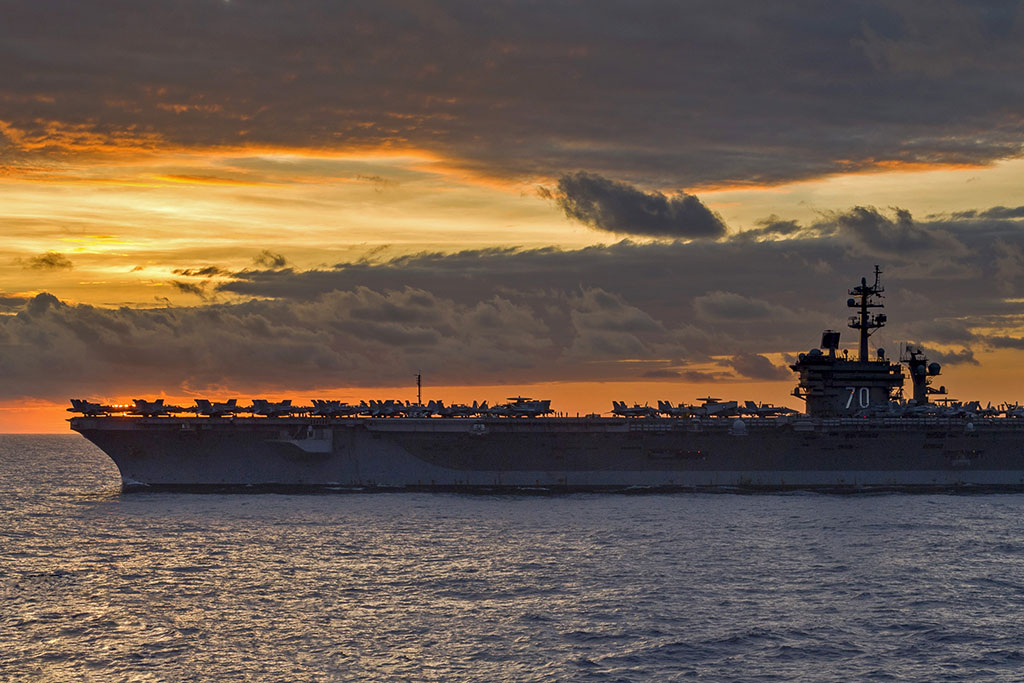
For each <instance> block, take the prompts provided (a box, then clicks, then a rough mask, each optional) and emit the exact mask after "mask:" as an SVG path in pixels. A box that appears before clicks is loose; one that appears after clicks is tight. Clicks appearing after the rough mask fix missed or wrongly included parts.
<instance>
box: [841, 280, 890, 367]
mask: <svg viewBox="0 0 1024 683" xmlns="http://www.w3.org/2000/svg"><path fill="white" fill-rule="evenodd" d="M881 274H882V271H881V269H880V268H879V267H878V266H877V265H876V266H875V283H874V284H873V285H869V284H868V281H867V278H863V277H862V278H861V279H860V284H859V285H858V286H856V287H854V288H853V289H851V290H850V295H851V296H853V297H857V298H854V299H848V300H847V302H846V305H847V306H849V307H850V308H856V309H859V310H858V311H857V314H856V315H853V316H850V322H849V323H848V324H849V326H850V327H852V328H853V329H855V330H860V358H859V359H858V360H859V361H860V362H862V363H864V362H866V361H867V360H868V337H870V336H871V334H872V332H874V330H877V329H878V328H880V327H883V326H884V325H885V321H886V317H885V313H879V314H877V315H875V314H873V313H870V312H868V309H869V308H883V307H884V306H885V304H883V303H882V302H881V301H876V300H875V298H874V297H877V298H878V299H881V298H883V297H882V292H884V291H885V288H884V287H882V285H881V283H880V282H879V280H878V276H879V275H881ZM857 299H860V300H859V301H858V300H857Z"/></svg>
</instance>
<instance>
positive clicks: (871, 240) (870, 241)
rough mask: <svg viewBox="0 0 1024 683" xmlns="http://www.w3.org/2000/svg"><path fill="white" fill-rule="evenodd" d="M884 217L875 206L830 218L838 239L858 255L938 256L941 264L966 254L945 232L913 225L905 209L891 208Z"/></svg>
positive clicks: (855, 208)
mask: <svg viewBox="0 0 1024 683" xmlns="http://www.w3.org/2000/svg"><path fill="white" fill-rule="evenodd" d="M893 214H894V215H893V216H892V217H891V218H890V217H889V216H885V215H884V214H882V213H881V212H880V211H879V210H878V209H876V208H874V207H870V206H869V207H864V206H857V207H854V208H853V209H851V210H849V211H847V212H845V213H836V214H834V215H833V216H832V218H831V221H832V222H834V224H835V228H836V230H837V231H838V233H839V235H840V237H842V238H843V239H844V240H845V241H846V242H847V244H848V245H849V246H850V247H851V248H852V249H854V250H855V251H857V252H859V253H863V254H865V255H868V256H873V257H877V258H885V259H889V260H900V261H904V260H915V259H922V258H924V257H925V255H926V254H933V253H935V254H941V256H942V257H943V262H947V261H948V260H951V259H956V258H958V257H960V256H961V255H963V254H964V253H965V251H966V248H965V247H964V245H963V243H962V242H960V241H959V240H958V239H957V238H956V237H954V236H953V235H952V234H950V233H949V232H948V231H946V230H944V229H941V228H938V227H935V226H924V225H921V224H919V223H918V222H916V221H915V220H914V218H913V216H911V215H910V212H909V211H907V210H906V209H900V208H896V209H893Z"/></svg>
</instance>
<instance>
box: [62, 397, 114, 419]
mask: <svg viewBox="0 0 1024 683" xmlns="http://www.w3.org/2000/svg"><path fill="white" fill-rule="evenodd" d="M68 412H69V413H82V414H83V415H90V416H97V415H110V413H112V412H115V409H114V407H113V406H105V405H103V404H102V403H92V402H91V401H86V400H85V399H84V398H73V399H71V407H70V408H68Z"/></svg>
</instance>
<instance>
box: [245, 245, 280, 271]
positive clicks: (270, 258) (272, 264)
mask: <svg viewBox="0 0 1024 683" xmlns="http://www.w3.org/2000/svg"><path fill="white" fill-rule="evenodd" d="M252 261H253V263H255V264H256V265H258V266H263V267H264V268H284V267H285V266H286V265H288V259H286V258H285V257H284V256H282V255H281V254H275V253H274V252H272V251H270V250H268V249H264V250H263V251H261V252H260V253H259V254H257V255H256V256H255V257H253V259H252Z"/></svg>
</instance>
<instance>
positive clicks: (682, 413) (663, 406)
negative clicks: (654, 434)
mask: <svg viewBox="0 0 1024 683" xmlns="http://www.w3.org/2000/svg"><path fill="white" fill-rule="evenodd" d="M658 412H659V413H660V414H662V415H665V416H666V417H691V416H692V415H693V411H692V410H691V409H690V407H689V406H687V405H684V404H682V403H680V404H679V405H678V406H673V405H672V403H671V401H658Z"/></svg>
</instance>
